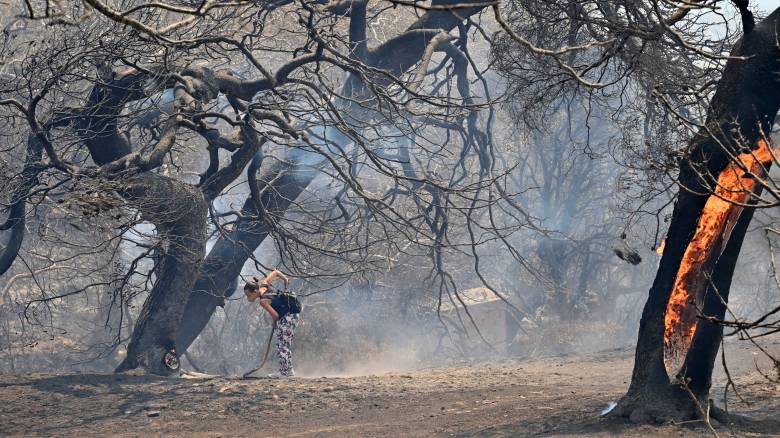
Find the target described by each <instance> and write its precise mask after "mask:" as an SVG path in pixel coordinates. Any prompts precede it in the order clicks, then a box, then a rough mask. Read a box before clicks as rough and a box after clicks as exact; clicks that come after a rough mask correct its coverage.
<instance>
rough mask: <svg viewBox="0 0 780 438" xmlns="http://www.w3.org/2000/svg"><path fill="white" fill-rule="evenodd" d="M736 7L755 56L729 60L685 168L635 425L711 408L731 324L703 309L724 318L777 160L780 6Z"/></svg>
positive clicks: (643, 325) (633, 408) (649, 331)
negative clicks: (756, 203) (758, 202)
mask: <svg viewBox="0 0 780 438" xmlns="http://www.w3.org/2000/svg"><path fill="white" fill-rule="evenodd" d="M735 3H737V5H738V6H740V11H741V12H742V14H743V15H742V18H743V27H744V31H745V34H744V36H743V37H742V39H741V40H740V42H739V43H738V44H737V45H736V46H735V48H734V51H733V52H732V54H733V55H734V56H741V57H745V58H744V59H731V60H729V61H728V63H727V65H726V68H725V70H724V72H723V76H722V78H721V80H720V82H719V83H718V87H717V90H716V93H715V96H714V97H713V100H712V102H711V103H710V107H709V110H708V117H707V123H706V125H705V127H704V128H703V129H702V130H701V131H700V132H699V134H698V135H697V136H696V137H695V138H694V139H693V141H692V143H691V148H690V151H691V152H690V154H689V155H688V156H687V157H686V158H685V160H683V162H682V165H681V169H680V176H679V183H680V186H681V187H682V188H683V189H682V190H680V193H679V195H678V199H677V202H676V204H675V206H674V211H673V213H672V219H671V222H670V225H669V231H668V235H667V237H666V242H665V248H664V252H663V256H662V258H661V262H660V265H659V268H658V271H657V273H656V278H655V281H654V282H653V286H652V288H651V289H650V293H649V297H648V300H647V302H646V304H645V307H644V311H643V313H642V319H641V321H640V327H639V338H638V341H637V347H636V356H635V364H634V371H633V375H632V379H631V385H630V387H629V389H628V392H627V394H626V395H625V396H624V397H623V398H622V399H621V401H620V403H619V406H618V408H617V409H616V411H615V414H616V415H623V416H627V417H629V418H631V420H632V421H637V422H645V421H665V420H668V419H676V420H689V419H693V418H701V417H703V415H704V413H705V412H706V410H707V406H708V403H709V399H708V398H709V397H708V396H709V390H710V386H711V377H712V370H713V366H714V361H715V357H716V355H717V351H718V348H719V345H720V341H721V338H722V327H720V326H718V325H717V324H715V323H712V322H710V321H708V320H706V319H704V320H699V321H697V320H696V318H697V316H698V314H699V312H701V313H703V314H704V315H705V316H706V317H712V318H715V319H721V318H722V317H723V316H724V313H725V302H726V300H727V299H728V294H729V288H730V284H731V277H732V274H733V272H734V267H735V264H736V260H737V257H738V255H739V251H740V248H741V246H742V241H743V239H744V236H745V232H746V230H747V226H748V224H749V223H750V219H751V218H752V214H753V209H752V208H749V207H748V208H745V207H744V206H745V205H746V204H749V203H750V201H751V199H752V198H753V195H758V194H760V192H761V189H762V186H761V182H760V181H761V179H762V178H765V177H766V176H767V173H768V168H769V165H770V164H771V162H772V159H773V157H772V151H771V149H770V146H769V144H768V140H767V138H766V136H767V135H768V133H769V132H770V127H771V125H772V123H773V121H774V119H775V116H776V115H777V112H778V108H779V107H780V87H778V85H780V83H778V76H777V73H778V71H779V70H778V66H780V51H779V50H778V46H777V44H776V41H777V38H778V33H777V32H778V26H779V25H780V9H778V10H776V11H775V12H774V13H773V14H771V15H770V16H769V17H767V18H766V19H765V20H763V21H762V22H761V23H759V24H758V25H754V23H753V17H752V15H751V14H750V12H748V11H747V9H746V4H747V2H735ZM665 350H666V351H665ZM680 363H682V365H681V366H680ZM678 366H680V368H679V372H678V373H677V374H676V375H675V376H674V377H675V379H674V381H672V379H670V371H671V370H672V368H675V371H677V370H676V368H677V367H678ZM667 367H669V368H668V369H667ZM712 412H713V413H714V414H716V416H717V415H718V414H721V412H720V411H719V410H717V409H716V410H713V411H712Z"/></svg>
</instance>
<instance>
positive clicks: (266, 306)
mask: <svg viewBox="0 0 780 438" xmlns="http://www.w3.org/2000/svg"><path fill="white" fill-rule="evenodd" d="M260 307H262V308H263V309H265V311H266V312H268V314H269V315H271V318H272V319H273V320H274V324H276V321H277V320H278V319H279V314H278V313H276V310H274V308H273V307H271V300H269V299H268V298H263V299H261V300H260Z"/></svg>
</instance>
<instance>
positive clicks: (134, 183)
mask: <svg viewBox="0 0 780 438" xmlns="http://www.w3.org/2000/svg"><path fill="white" fill-rule="evenodd" d="M125 187H126V188H125V189H124V190H123V193H122V194H123V196H124V197H125V198H126V199H128V200H129V202H130V203H131V204H133V205H135V206H136V207H137V208H138V209H139V210H140V211H141V214H142V216H143V217H144V219H146V220H148V221H150V222H152V223H153V224H154V225H155V228H156V230H157V233H158V237H160V238H161V239H162V241H163V248H162V254H163V255H162V257H161V259H160V264H159V267H158V270H157V272H156V274H157V278H156V281H155V283H154V286H153V287H152V290H151V292H150V293H149V297H148V298H147V299H146V301H145V302H144V305H143V308H142V309H141V313H140V315H139V317H138V320H137V321H136V324H135V328H134V330H133V336H132V338H131V340H130V344H129V345H128V348H127V357H125V360H124V361H123V362H122V363H121V364H120V365H119V367H117V369H116V371H118V372H119V371H124V370H128V369H132V368H137V367H139V366H142V367H144V368H146V369H147V370H149V371H151V372H153V373H155V374H162V375H165V374H170V373H171V372H172V371H173V370H171V369H170V368H168V367H166V366H165V365H164V363H163V356H164V355H165V353H166V352H168V351H174V352H175V351H176V348H175V341H176V334H177V330H178V328H179V325H180V322H181V317H182V314H183V313H184V303H186V301H187V299H188V297H189V294H190V290H191V289H192V286H193V284H194V283H195V279H196V278H197V274H198V270H199V268H200V263H201V262H202V261H203V257H204V255H205V250H206V248H205V243H206V225H205V224H206V212H207V211H208V206H207V204H206V201H205V199H204V197H203V193H202V192H201V191H200V190H199V189H197V188H195V187H193V186H191V185H188V184H185V183H182V182H179V181H176V180H173V179H170V178H165V177H161V176H159V175H156V174H152V173H144V174H141V175H138V176H136V177H133V178H132V179H131V180H130V181H128V182H127V185H126V186H125Z"/></svg>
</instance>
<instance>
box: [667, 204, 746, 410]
mask: <svg viewBox="0 0 780 438" xmlns="http://www.w3.org/2000/svg"><path fill="white" fill-rule="evenodd" d="M754 212H755V210H754V209H750V210H746V211H744V212H743V213H742V215H741V216H740V218H739V221H738V222H737V225H736V226H735V227H734V229H733V230H732V232H731V238H730V239H729V242H728V244H727V245H726V248H725V249H724V251H723V254H722V255H721V256H720V259H718V263H717V265H716V266H715V269H714V271H713V273H712V282H711V284H710V286H709V287H708V288H707V291H706V295H705V297H704V306H703V307H702V314H703V316H704V317H705V318H713V319H714V320H717V321H722V320H723V318H724V316H725V315H726V304H727V303H728V299H729V292H730V290H731V278H732V276H733V275H734V268H735V267H736V265H737V258H738V257H739V252H740V250H741V249H742V242H743V241H744V238H745V233H747V229H748V225H750V221H751V219H753V213H754ZM721 339H723V326H722V325H720V324H717V323H714V322H712V321H710V320H708V319H701V320H699V323H698V328H697V329H696V334H695V335H694V338H693V342H692V343H691V348H690V351H689V353H688V355H687V356H686V358H685V363H684V364H683V368H682V369H683V376H684V378H687V379H690V382H691V383H690V384H689V388H690V389H691V391H693V393H694V394H696V396H697V397H698V398H699V399H702V400H706V399H707V396H708V395H709V392H710V387H711V386H712V371H713V369H714V367H715V358H716V357H717V355H718V348H719V346H720V342H721Z"/></svg>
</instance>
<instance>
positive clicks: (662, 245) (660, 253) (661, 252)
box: [655, 238, 666, 255]
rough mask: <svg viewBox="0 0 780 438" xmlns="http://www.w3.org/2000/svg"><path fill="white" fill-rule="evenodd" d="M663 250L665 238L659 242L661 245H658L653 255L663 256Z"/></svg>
mask: <svg viewBox="0 0 780 438" xmlns="http://www.w3.org/2000/svg"><path fill="white" fill-rule="evenodd" d="M664 248H666V238H664V240H662V241H661V244H660V245H658V248H656V249H655V253H656V254H658V255H664Z"/></svg>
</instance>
